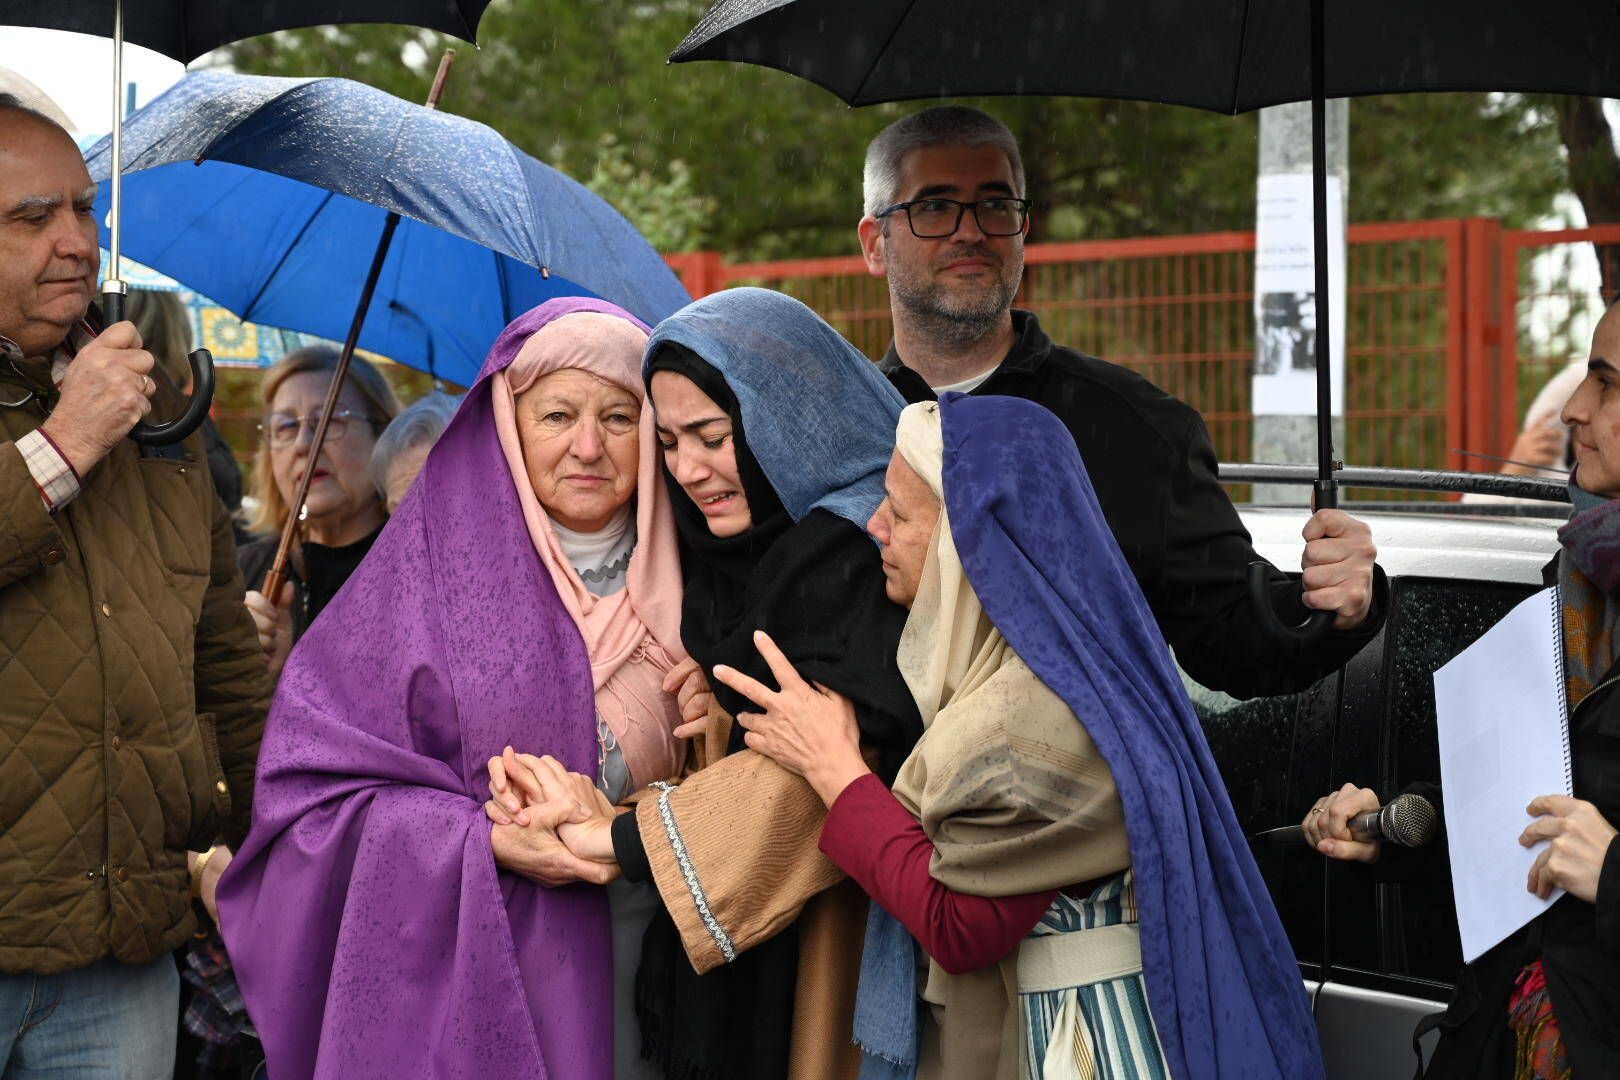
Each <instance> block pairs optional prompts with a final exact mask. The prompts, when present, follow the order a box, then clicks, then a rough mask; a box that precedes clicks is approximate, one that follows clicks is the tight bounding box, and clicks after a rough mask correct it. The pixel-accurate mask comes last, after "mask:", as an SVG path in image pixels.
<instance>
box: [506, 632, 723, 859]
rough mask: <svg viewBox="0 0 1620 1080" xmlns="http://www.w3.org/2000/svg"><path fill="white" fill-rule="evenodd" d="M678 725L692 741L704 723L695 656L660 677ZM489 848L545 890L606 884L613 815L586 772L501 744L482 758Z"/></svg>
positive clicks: (707, 696) (704, 695)
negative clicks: (674, 707) (485, 765)
mask: <svg viewBox="0 0 1620 1080" xmlns="http://www.w3.org/2000/svg"><path fill="white" fill-rule="evenodd" d="M664 692H665V693H668V694H672V695H674V697H675V701H676V704H677V706H678V707H679V709H680V714H681V723H680V724H679V725H677V726H676V727H675V728H674V731H673V733H674V735H675V736H676V738H683V739H684V738H698V737H700V736H702V735H703V734H704V732H705V731H706V730H707V729H708V726H709V705H710V703H711V702H712V701H713V700H714V694H713V692H712V691H711V690H710V689H709V684H708V680H707V679H705V678H704V676H703V672H702V670H701V669H700V668H699V667H698V663H697V661H696V660H692V659H686V660H682V661H681V662H680V663H679V664H676V665H675V666H674V667H673V668H671V669H670V670H669V672H668V673H667V674H666V675H665V676H664ZM489 796H490V797H489V801H488V802H486V803H485V804H484V812H485V814H486V815H488V817H489V820H490V822H491V823H492V826H493V827H492V829H491V832H490V845H491V847H492V848H493V849H494V853H495V862H496V863H497V864H498V865H500V866H501V867H503V868H505V869H507V870H510V871H512V872H513V873H515V874H521V875H522V876H523V877H526V878H528V879H529V880H530V881H534V882H537V883H539V884H541V885H545V886H547V887H548V888H550V887H555V886H558V885H568V884H571V883H573V882H576V881H585V882H589V883H591V884H594V885H606V884H607V883H608V882H610V881H612V880H613V879H614V878H616V877H618V876H619V865H618V862H617V861H616V860H615V859H614V857H613V836H612V825H613V819H614V818H615V817H617V816H618V814H619V812H620V811H618V810H616V809H615V808H614V806H613V804H612V803H610V802H608V800H607V797H606V796H605V795H603V794H602V792H601V791H600V790H599V789H598V788H597V786H596V784H595V783H594V782H593V781H592V780H591V778H590V777H588V776H582V775H580V774H579V773H575V772H569V771H568V769H567V768H566V767H565V766H564V765H563V764H562V762H560V761H558V760H557V759H556V758H553V757H550V756H549V755H548V756H544V757H535V756H534V755H533V754H520V753H517V752H516V751H515V750H513V748H512V747H510V746H508V747H506V748H505V750H503V751H502V752H501V755H500V756H499V757H492V758H490V759H489Z"/></svg>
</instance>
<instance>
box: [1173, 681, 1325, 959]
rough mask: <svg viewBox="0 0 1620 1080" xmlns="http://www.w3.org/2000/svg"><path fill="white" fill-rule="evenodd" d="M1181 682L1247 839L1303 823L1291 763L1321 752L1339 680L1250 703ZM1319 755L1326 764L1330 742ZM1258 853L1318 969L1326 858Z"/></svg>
mask: <svg viewBox="0 0 1620 1080" xmlns="http://www.w3.org/2000/svg"><path fill="white" fill-rule="evenodd" d="M1181 679H1182V682H1183V684H1185V686H1186V687H1187V694H1188V696H1189V697H1191V698H1192V702H1193V708H1194V709H1195V710H1196V711H1197V713H1198V719H1199V721H1200V722H1201V723H1202V725H1203V729H1204V735H1205V737H1206V738H1207V739H1208V740H1209V748H1210V752H1211V753H1212V754H1213V756H1214V758H1215V764H1216V765H1217V767H1219V769H1220V771H1221V778H1222V779H1223V780H1224V781H1225V782H1226V789H1227V793H1228V794H1229V795H1230V797H1231V799H1232V806H1233V808H1234V809H1235V810H1236V811H1237V818H1238V825H1239V826H1240V827H1241V828H1242V830H1243V833H1244V834H1245V835H1248V834H1250V833H1253V832H1256V831H1258V830H1260V829H1266V828H1270V827H1272V826H1275V825H1277V824H1279V823H1281V822H1285V821H1289V820H1295V819H1297V817H1298V814H1297V813H1296V812H1295V810H1294V807H1293V803H1294V802H1295V801H1297V799H1298V795H1297V792H1291V789H1292V788H1293V787H1295V786H1297V785H1298V784H1299V783H1300V779H1299V778H1298V777H1296V776H1294V775H1293V768H1292V765H1293V762H1294V760H1295V755H1296V751H1297V750H1298V749H1300V748H1301V747H1303V748H1305V749H1306V750H1307V751H1308V752H1310V753H1311V754H1313V755H1314V754H1315V751H1314V750H1312V749H1311V748H1312V747H1313V746H1315V745H1316V743H1317V740H1318V739H1319V738H1320V735H1319V734H1315V733H1319V732H1320V731H1324V730H1325V727H1326V718H1327V717H1328V716H1330V715H1331V712H1332V710H1333V709H1334V708H1336V698H1337V689H1336V688H1337V685H1338V678H1337V676H1334V677H1331V678H1329V679H1325V680H1323V681H1322V682H1321V683H1318V684H1317V685H1316V686H1314V687H1312V688H1310V689H1308V690H1306V691H1304V692H1302V693H1298V694H1283V695H1278V696H1276V697H1267V698H1253V699H1251V700H1248V701H1239V700H1238V699H1236V698H1234V697H1231V696H1229V695H1227V694H1224V693H1222V692H1220V691H1218V690H1211V689H1209V688H1208V687H1205V686H1202V685H1200V684H1199V683H1198V682H1196V681H1195V680H1194V679H1193V678H1192V677H1191V676H1190V675H1188V674H1186V673H1185V672H1183V673H1182V675H1181ZM1321 750H1322V752H1323V755H1324V760H1325V751H1326V745H1325V742H1324V743H1323V744H1322V745H1321ZM1324 768H1325V765H1324ZM1254 855H1255V861H1256V862H1257V863H1258V864H1259V866H1260V873H1261V875H1262V876H1263V877H1264V878H1265V882H1266V888H1267V889H1268V890H1269V891H1270V893H1271V896H1272V900H1273V902H1274V903H1276V905H1277V912H1278V914H1279V915H1280V916H1281V917H1282V922H1283V927H1284V929H1286V930H1287V932H1288V938H1289V941H1290V942H1291V943H1292V944H1293V946H1294V955H1295V956H1296V957H1298V958H1299V959H1300V960H1301V961H1302V962H1304V963H1306V964H1310V963H1314V962H1315V961H1316V959H1317V958H1318V957H1319V956H1320V954H1321V949H1322V866H1321V862H1322V860H1321V859H1320V858H1317V857H1313V853H1311V852H1308V851H1306V850H1305V849H1303V848H1298V849H1288V848H1279V847H1259V848H1256V849H1254Z"/></svg>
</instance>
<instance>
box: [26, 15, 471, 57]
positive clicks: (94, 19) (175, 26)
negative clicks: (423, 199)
mask: <svg viewBox="0 0 1620 1080" xmlns="http://www.w3.org/2000/svg"><path fill="white" fill-rule="evenodd" d="M489 2H490V0H275V2H274V3H240V2H233V0H122V2H121V3H120V0H45V2H41V0H0V25H5V26H34V27H39V28H41V29H45V30H69V31H72V32H74V33H78V34H92V35H94V36H96V37H107V36H109V35H110V34H112V32H113V22H114V20H115V19H116V18H117V16H118V11H117V9H118V8H119V7H120V6H122V8H123V20H124V40H125V41H127V42H129V43H130V44H132V45H140V46H141V47H143V48H147V49H151V50H152V51H153V52H159V53H162V54H163V55H164V56H167V57H169V58H170V59H172V60H178V61H180V63H182V64H189V63H191V62H192V61H193V60H195V59H197V57H199V56H201V55H203V54H204V53H206V52H211V51H213V50H214V49H217V48H219V47H220V46H221V45H229V44H230V43H231V42H233V41H240V40H242V39H243V38H250V37H255V36H257V35H259V34H269V33H273V32H275V31H277V30H297V29H300V28H303V27H309V26H325V25H330V24H334V23H400V24H402V25H405V26H420V27H422V28H424V29H427V30H438V31H440V32H441V33H445V34H450V35H451V36H453V37H458V38H461V39H462V40H463V41H473V40H475V38H474V35H475V34H476V33H477V31H478V23H479V21H480V20H481V19H482V18H483V17H484V10H485V9H486V8H488V7H489Z"/></svg>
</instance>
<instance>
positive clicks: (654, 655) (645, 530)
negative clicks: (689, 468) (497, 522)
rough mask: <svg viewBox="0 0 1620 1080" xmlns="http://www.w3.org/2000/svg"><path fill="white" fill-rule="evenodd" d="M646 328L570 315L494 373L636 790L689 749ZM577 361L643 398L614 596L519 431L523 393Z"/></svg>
mask: <svg viewBox="0 0 1620 1080" xmlns="http://www.w3.org/2000/svg"><path fill="white" fill-rule="evenodd" d="M646 346H647V334H646V332H645V331H643V330H642V329H640V328H639V327H638V326H637V325H636V324H635V323H633V322H631V321H630V320H629V318H628V317H626V318H620V317H618V316H615V315H609V314H606V313H604V312H595V311H584V312H576V313H574V314H570V315H564V316H562V317H561V318H559V319H556V320H553V321H552V322H549V323H547V324H546V325H544V326H542V327H541V328H540V329H539V330H537V331H535V332H534V333H533V334H532V335H530V337H529V339H528V340H527V341H526V342H524V343H523V347H522V349H520V350H519V351H518V354H517V357H516V358H515V359H513V361H512V363H511V366H509V367H508V368H506V370H504V371H501V372H497V373H496V374H495V376H494V378H493V386H492V387H491V389H492V391H493V393H492V397H493V400H494V406H495V430H496V431H497V433H498V434H499V436H500V440H501V449H502V450H503V451H504V452H505V454H506V463H507V466H508V467H509V468H510V469H511V471H512V482H513V483H514V484H515V485H516V486H517V492H518V501H519V503H520V504H521V505H522V507H523V518H524V521H525V522H526V523H527V525H528V527H529V536H530V538H531V539H532V540H533V541H534V547H535V550H536V551H537V552H539V553H540V558H541V560H542V561H543V562H544V563H545V564H546V568H547V569H548V570H549V571H550V572H551V579H552V581H553V582H554V583H555V584H556V586H557V593H558V595H559V596H561V597H562V602H563V605H564V606H565V607H566V608H567V609H568V613H569V614H570V615H572V616H573V619H574V623H575V625H576V626H578V627H579V632H580V634H581V635H582V636H583V637H584V639H585V647H586V649H587V651H588V652H589V653H590V658H591V677H592V680H593V681H594V683H595V686H596V708H597V711H598V712H599V713H600V714H601V716H602V719H603V720H605V721H606V722H607V726H608V730H609V731H611V732H612V733H613V736H614V738H615V739H617V740H618V742H619V746H620V749H621V750H622V752H623V753H624V759H625V764H626V765H627V766H628V767H629V769H630V775H631V777H632V780H633V782H634V784H635V786H636V787H638V788H640V787H645V786H646V785H647V784H649V783H651V782H652V781H654V780H664V779H668V778H670V777H672V776H674V775H675V774H676V773H677V772H679V771H680V767H681V762H682V760H683V758H684V756H685V745H684V744H682V743H681V742H680V741H679V740H677V739H676V738H675V736H674V735H673V734H672V730H671V729H672V728H674V726H675V725H676V724H678V723H680V710H679V708H678V706H677V704H676V702H675V699H674V698H673V697H672V696H671V695H669V694H666V693H664V690H663V686H662V683H663V676H664V673H665V672H667V671H668V670H669V669H670V668H671V667H673V666H674V665H675V664H677V663H679V662H680V661H681V660H683V659H685V658H686V649H685V648H684V647H682V645H681V637H680V629H681V567H680V553H679V551H678V550H677V548H676V543H675V518H674V516H673V514H672V513H671V511H670V507H669V496H668V493H667V491H666V489H665V487H664V481H663V472H662V469H661V467H660V464H659V461H658V438H657V435H656V434H655V433H654V427H653V411H652V409H651V408H650V407H648V406H647V403H646V387H645V386H644V384H643V383H642V379H641V357H642V353H643V351H644V350H645V349H646ZM564 368H578V369H580V370H582V371H588V372H590V373H591V374H592V375H595V376H597V377H598V378H601V379H605V380H606V381H608V382H610V383H612V384H614V385H615V386H619V387H622V388H623V389H625V390H627V391H629V392H630V393H631V394H633V395H634V396H635V398H636V400H637V401H639V402H641V403H642V410H641V426H640V432H639V435H640V447H639V454H638V460H637V473H636V546H635V551H634V553H633V554H632V555H631V556H630V568H629V582H628V584H627V585H626V586H625V588H623V589H621V590H620V591H619V592H617V593H614V594H613V595H612V596H593V595H591V593H590V592H589V591H588V590H587V589H586V588H585V583H584V582H583V581H581V580H580V578H579V575H578V574H577V573H575V572H574V568H573V567H572V566H570V565H569V563H568V560H567V558H566V557H565V556H564V554H563V549H562V543H561V542H560V541H559V540H558V539H557V533H556V531H555V530H554V529H553V528H552V527H551V519H550V517H548V516H547V515H546V512H545V509H544V508H543V507H542V506H541V505H540V501H539V500H538V499H537V498H536V497H535V494H534V487H533V485H532V484H531V483H530V481H529V474H528V470H527V469H526V468H525V466H524V460H523V443H522V440H521V439H520V438H519V436H518V427H517V411H516V399H517V396H518V395H519V394H522V393H523V392H524V391H525V390H528V389H529V388H530V387H532V386H533V385H534V384H535V383H536V382H538V381H539V380H540V379H541V378H543V377H545V376H546V375H549V374H551V373H552V372H554V371H561V370H562V369H564Z"/></svg>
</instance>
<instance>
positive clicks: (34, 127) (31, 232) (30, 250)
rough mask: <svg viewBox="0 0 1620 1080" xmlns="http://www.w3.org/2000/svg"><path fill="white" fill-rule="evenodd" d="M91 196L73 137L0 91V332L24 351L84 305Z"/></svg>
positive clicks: (88, 285) (36, 347) (92, 235)
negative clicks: (0, 93)
mask: <svg viewBox="0 0 1620 1080" xmlns="http://www.w3.org/2000/svg"><path fill="white" fill-rule="evenodd" d="M8 99H9V100H8ZM95 198H96V187H95V185H94V184H92V183H91V182H90V174H89V172H88V171H87V170H86V169H85V167H84V157H83V156H82V155H81V154H80V153H79V148H78V147H77V146H76V145H74V142H73V138H72V136H70V135H69V134H68V133H67V132H66V131H64V130H63V129H62V128H61V127H60V126H58V125H57V124H56V123H55V122H54V121H52V120H50V119H49V118H47V117H45V116H43V115H41V114H39V113H37V112H34V111H33V110H32V109H29V108H27V107H25V106H22V105H21V104H20V103H18V102H17V101H16V99H15V98H11V97H10V95H0V335H3V336H5V337H7V338H10V339H11V340H12V341H14V342H16V344H17V345H18V346H19V347H20V348H21V349H22V351H23V353H24V354H25V355H28V356H37V355H43V354H45V353H48V352H50V351H51V350H52V349H54V348H55V347H56V346H57V345H59V344H60V343H61V341H62V339H63V338H64V337H66V336H67V332H68V330H69V329H70V328H72V326H73V324H74V323H76V322H78V321H79V320H80V319H82V318H84V313H85V311H86V309H87V308H88V307H89V305H90V299H91V295H92V293H93V291H94V289H95V283H96V272H97V270H99V269H100V265H101V258H100V248H99V246H98V243H97V234H96V221H95V214H94V209H93V206H94V203H95Z"/></svg>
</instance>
